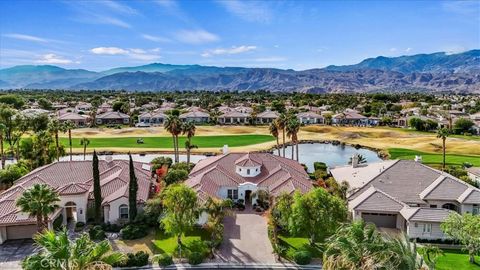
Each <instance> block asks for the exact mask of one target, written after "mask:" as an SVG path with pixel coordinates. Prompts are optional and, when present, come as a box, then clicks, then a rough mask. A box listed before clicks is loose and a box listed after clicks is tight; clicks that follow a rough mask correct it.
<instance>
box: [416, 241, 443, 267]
mask: <svg viewBox="0 0 480 270" xmlns="http://www.w3.org/2000/svg"><path fill="white" fill-rule="evenodd" d="M421 254H422V255H423V257H424V258H425V261H426V263H427V265H428V267H429V268H430V270H435V265H436V264H437V260H438V258H439V257H440V256H445V254H444V253H443V250H441V249H440V248H439V247H437V246H432V245H425V246H423V248H422V252H421Z"/></svg>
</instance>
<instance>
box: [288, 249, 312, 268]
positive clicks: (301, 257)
mask: <svg viewBox="0 0 480 270" xmlns="http://www.w3.org/2000/svg"><path fill="white" fill-rule="evenodd" d="M293 259H294V261H295V262H296V263H297V264H300V265H304V264H309V263H310V262H311V261H312V255H311V254H310V252H308V251H306V250H299V251H296V252H295V253H294V254H293Z"/></svg>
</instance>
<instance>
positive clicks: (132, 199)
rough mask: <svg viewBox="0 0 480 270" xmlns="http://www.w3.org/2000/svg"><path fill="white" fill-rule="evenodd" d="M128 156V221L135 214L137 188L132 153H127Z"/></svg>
mask: <svg viewBox="0 0 480 270" xmlns="http://www.w3.org/2000/svg"><path fill="white" fill-rule="evenodd" d="M128 156H129V158H130V183H129V184H128V217H129V219H130V222H132V221H134V220H135V217H136V216H137V190H138V183H137V177H136V176H135V167H134V166H133V160H132V155H130V153H128Z"/></svg>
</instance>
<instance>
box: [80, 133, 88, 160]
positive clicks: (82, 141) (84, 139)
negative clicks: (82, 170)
mask: <svg viewBox="0 0 480 270" xmlns="http://www.w3.org/2000/svg"><path fill="white" fill-rule="evenodd" d="M89 144H90V140H89V139H87V138H82V139H81V140H80V145H83V160H85V159H86V157H87V146H88V145H89Z"/></svg>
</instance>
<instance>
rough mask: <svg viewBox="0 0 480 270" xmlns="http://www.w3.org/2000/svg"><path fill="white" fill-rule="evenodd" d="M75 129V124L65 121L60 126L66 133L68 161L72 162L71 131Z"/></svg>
mask: <svg viewBox="0 0 480 270" xmlns="http://www.w3.org/2000/svg"><path fill="white" fill-rule="evenodd" d="M74 128H75V124H74V123H73V122H72V121H67V122H65V123H63V125H62V131H63V132H64V133H65V132H68V144H69V147H70V161H72V129H74Z"/></svg>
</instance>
